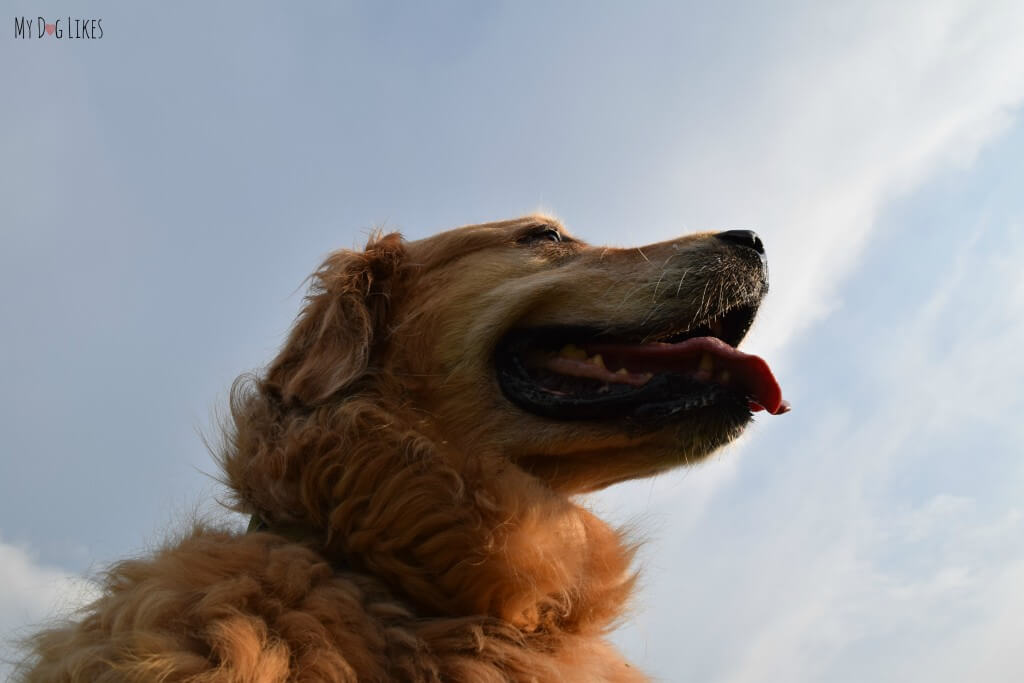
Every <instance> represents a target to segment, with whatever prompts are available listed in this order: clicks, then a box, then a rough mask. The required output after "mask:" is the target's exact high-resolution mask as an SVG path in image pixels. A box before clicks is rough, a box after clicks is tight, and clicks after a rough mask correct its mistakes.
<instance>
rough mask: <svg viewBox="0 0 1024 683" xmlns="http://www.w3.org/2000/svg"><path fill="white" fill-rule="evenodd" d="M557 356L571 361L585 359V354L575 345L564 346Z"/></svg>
mask: <svg viewBox="0 0 1024 683" xmlns="http://www.w3.org/2000/svg"><path fill="white" fill-rule="evenodd" d="M558 355H559V356H562V357H563V358H571V359H572V360H586V358H587V352H586V351H584V350H583V349H581V348H580V347H578V346H576V345H575V344H566V345H565V346H563V347H562V350H561V351H559V352H558Z"/></svg>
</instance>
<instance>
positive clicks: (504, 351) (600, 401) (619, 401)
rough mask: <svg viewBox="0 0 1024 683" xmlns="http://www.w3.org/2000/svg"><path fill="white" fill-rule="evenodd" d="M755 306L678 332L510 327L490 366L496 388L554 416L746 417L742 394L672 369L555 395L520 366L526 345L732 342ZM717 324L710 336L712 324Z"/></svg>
mask: <svg viewBox="0 0 1024 683" xmlns="http://www.w3.org/2000/svg"><path fill="white" fill-rule="evenodd" d="M756 312H757V305H756V304H752V305H744V306H738V307H736V308H734V309H732V310H730V311H727V312H726V313H724V314H722V315H720V316H718V317H717V318H716V319H715V320H713V321H708V322H706V323H703V324H699V325H695V326H691V327H689V328H688V329H686V330H684V331H682V332H676V333H671V332H670V333H668V334H665V333H661V334H659V333H657V332H656V331H654V330H650V331H634V332H621V331H615V330H602V331H599V330H597V329H596V328H593V327H587V326H579V325H566V326H547V327H538V328H528V329H516V330H513V331H511V332H510V333H509V334H507V335H506V336H505V337H504V339H502V341H501V343H500V344H499V345H498V349H497V352H496V354H495V360H494V362H495V369H496V372H497V380H498V384H499V386H500V387H501V391H502V393H503V394H504V395H505V397H506V398H507V399H508V400H509V401H511V402H512V403H513V404H515V405H517V406H518V407H520V408H522V409H523V410H525V411H527V412H530V413H534V414H536V415H540V416H542V417H547V418H552V419H557V420H607V419H623V418H625V419H630V420H633V421H637V422H644V423H650V422H654V423H663V422H668V421H672V420H676V419H679V418H680V417H682V416H683V415H688V414H691V413H695V412H698V411H702V410H715V411H716V412H719V413H725V414H728V415H733V416H735V418H736V420H737V421H739V420H743V419H749V417H750V415H751V413H750V408H749V405H748V402H747V399H746V397H745V396H743V395H741V394H739V393H737V392H734V391H731V390H730V389H728V388H727V387H723V386H721V385H719V384H714V383H709V382H700V381H697V380H695V379H694V378H693V377H690V376H686V375H682V374H678V373H660V374H657V375H655V376H654V377H652V378H651V379H650V380H649V381H648V382H647V383H646V384H644V385H643V386H639V387H637V386H630V385H625V384H609V385H605V386H602V387H601V388H600V389H601V390H600V391H597V390H596V388H595V390H594V391H591V392H580V393H568V394H557V393H552V392H551V391H549V390H546V389H544V388H543V387H541V386H540V384H539V383H538V382H537V380H536V379H535V378H534V377H533V376H531V374H530V371H529V370H527V368H526V367H525V366H524V365H523V362H522V360H521V355H522V353H523V352H524V351H526V350H528V349H558V348H560V347H561V346H562V345H563V344H566V343H574V344H577V345H581V344H586V343H588V342H595V341H602V342H612V341H626V342H649V341H665V342H669V343H677V342H680V341H684V340H685V339H689V338H692V337H700V336H718V337H719V338H721V339H722V340H723V341H725V342H726V343H728V344H730V345H731V346H735V345H736V344H738V343H739V342H740V341H741V340H742V339H743V337H744V336H745V335H746V333H747V331H748V330H749V329H750V326H751V324H752V322H753V319H754V315H755V314H756ZM713 324H714V325H715V326H716V327H718V328H719V329H720V332H719V334H718V335H713V334H712V331H711V327H712V325H713Z"/></svg>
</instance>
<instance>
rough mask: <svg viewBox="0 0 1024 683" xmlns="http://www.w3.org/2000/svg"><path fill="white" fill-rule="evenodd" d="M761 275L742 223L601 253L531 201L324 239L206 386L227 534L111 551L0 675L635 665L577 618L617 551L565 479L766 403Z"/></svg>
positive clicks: (584, 478) (726, 436) (631, 471)
mask: <svg viewBox="0 0 1024 683" xmlns="http://www.w3.org/2000/svg"><path fill="white" fill-rule="evenodd" d="M766 273H767V270H766V261H765V257H764V247H763V245H762V244H761V241H760V239H759V238H758V237H757V235H755V234H754V233H753V232H750V231H746V230H731V231H727V232H721V233H701V234H694V235H690V236H685V237H681V238H677V239H672V240H669V241H666V242H661V243H658V244H653V245H649V246H645V247H642V248H633V249H619V248H604V247H595V246H590V245H588V244H586V243H585V242H583V241H581V240H579V239H577V238H575V237H573V236H571V235H570V234H569V232H568V231H567V230H566V229H565V228H564V227H563V226H562V225H561V224H560V223H559V222H558V221H556V220H555V219H553V218H550V217H546V216H541V215H532V216H527V217H524V218H519V219H516V220H510V221H503V222H497V223H487V224H482V225H475V226H468V227H463V228H458V229H455V230H451V231H448V232H444V233H441V234H438V235H436V236H433V237H429V238H427V239H422V240H417V241H405V240H403V238H402V237H401V236H400V235H399V234H397V233H392V234H387V235H380V234H378V235H375V236H373V237H372V238H371V240H370V242H369V244H368V245H367V247H366V249H365V250H364V251H362V252H356V251H345V250H342V251H337V252H335V253H332V254H331V255H330V256H329V257H328V258H327V259H326V261H325V262H324V263H323V265H321V266H320V268H319V269H318V270H317V271H316V272H315V273H314V274H313V276H312V284H311V287H310V291H309V294H308V296H307V298H306V299H305V302H304V306H303V308H302V310H301V312H300V314H299V316H298V318H297V320H296V322H295V324H294V327H293V328H292V330H291V331H290V334H289V336H288V338H287V341H286V343H285V344H284V346H283V348H282V350H281V351H280V353H279V354H278V356H277V357H276V358H275V359H274V360H273V362H272V363H271V364H270V365H269V366H268V367H267V368H266V369H265V371H264V372H262V373H261V374H259V375H247V376H243V377H242V378H239V380H238V381H236V383H235V385H234V386H233V388H232V395H231V419H230V425H229V428H228V429H227V430H226V435H225V437H224V442H223V444H222V447H221V448H220V450H219V451H218V458H219V462H220V465H221V467H222V470H223V477H224V481H225V482H226V484H227V486H228V487H229V490H230V491H231V496H232V498H231V503H232V505H233V506H234V507H235V509H237V510H238V511H240V512H242V513H244V514H247V515H249V516H251V519H252V522H251V524H250V527H249V530H248V531H247V532H245V533H242V532H241V530H237V529H220V528H214V527H202V526H196V528H194V529H192V530H191V531H190V532H189V533H187V534H185V535H184V536H183V537H182V538H180V539H178V540H177V541H175V542H173V543H171V544H169V545H167V546H166V547H164V548H163V549H161V550H159V551H157V552H155V553H154V554H153V555H152V556H150V557H147V558H145V559H137V560H130V561H125V562H121V563H120V564H117V565H115V566H114V567H113V568H112V569H110V570H109V572H108V573H107V574H106V575H105V580H104V585H103V592H102V594H101V597H99V598H98V599H97V600H96V601H95V602H94V603H93V604H91V605H90V606H88V607H87V608H85V609H84V610H83V612H82V613H81V614H79V615H78V617H77V619H78V620H77V621H71V622H68V623H65V624H62V625H60V626H57V627H54V628H52V629H50V630H47V631H44V632H42V633H40V634H38V635H36V636H35V637H34V638H33V639H32V641H31V649H32V650H31V655H30V659H29V660H28V661H27V663H26V665H25V666H24V667H23V669H22V670H21V673H20V676H21V678H22V679H23V680H25V681H30V682H35V681H193V682H238V683H242V682H246V683H248V682H260V683H263V682H266V683H270V682H276V681H474V682H479V683H490V682H495V683H497V682H499V681H502V682H504V681H580V682H583V681H586V682H595V681H597V682H600V681H609V682H610V681H642V680H646V678H645V677H644V676H643V674H641V673H640V672H639V671H638V670H637V669H635V668H632V667H631V666H630V665H629V664H628V663H627V662H626V661H625V660H624V659H623V658H622V656H621V655H620V654H619V653H618V652H616V650H615V649H614V648H613V647H612V646H611V645H610V644H609V643H608V642H606V640H605V639H604V636H605V635H606V634H607V632H608V631H609V630H610V629H611V628H612V627H613V626H614V625H615V624H616V622H617V620H619V619H620V618H621V617H622V615H623V614H624V608H625V604H626V601H627V599H628V597H629V595H630V592H631V589H632V587H633V585H634V581H635V574H634V571H633V569H632V568H631V559H632V556H633V551H634V546H633V545H632V544H631V542H630V541H629V540H628V539H627V538H625V537H624V536H623V534H621V533H620V532H618V531H616V530H614V529H612V528H611V527H609V526H608V525H606V524H605V523H603V522H602V521H600V520H599V519H598V518H596V517H595V516H594V515H593V514H592V513H590V512H589V511H588V510H586V509H585V508H584V507H582V506H581V505H580V504H578V503H577V502H576V501H575V498H574V496H575V494H580V493H584V492H588V491H595V490H598V489H601V488H604V487H606V486H609V485H612V484H615V483H617V482H621V481H625V480H628V479H634V478H638V477H648V476H651V475H655V474H658V473H660V472H664V471H666V470H669V469H671V468H674V467H679V466H683V465H688V464H692V463H695V462H698V461H700V460H702V459H704V458H706V457H707V456H708V455H709V454H711V453H712V452H714V451H715V450H716V449H717V448H719V447H721V446H722V445H724V444H726V443H728V442H729V441H731V440H732V439H734V438H735V437H737V436H738V435H739V434H740V433H741V432H742V431H743V429H744V427H745V426H746V425H747V424H748V423H749V422H750V421H751V418H752V414H753V413H754V412H756V411H758V410H761V409H765V410H767V412H769V413H772V414H778V413H782V412H785V411H786V410H787V409H788V404H786V402H785V401H783V400H782V396H781V392H780V389H779V386H778V383H777V382H776V381H775V379H774V377H773V376H772V373H771V371H770V369H769V368H768V366H767V364H766V363H765V362H764V361H763V360H761V359H760V358H758V357H756V356H752V355H748V354H746V353H743V352H741V351H738V350H737V349H736V346H737V345H738V344H739V343H740V341H741V340H742V339H743V337H744V336H745V334H746V333H747V331H748V329H749V328H750V325H751V323H752V322H753V319H754V316H755V313H756V312H757V309H758V306H759V304H760V303H761V300H762V298H763V297H764V295H765V293H766V292H767V288H768V281H767V274H766Z"/></svg>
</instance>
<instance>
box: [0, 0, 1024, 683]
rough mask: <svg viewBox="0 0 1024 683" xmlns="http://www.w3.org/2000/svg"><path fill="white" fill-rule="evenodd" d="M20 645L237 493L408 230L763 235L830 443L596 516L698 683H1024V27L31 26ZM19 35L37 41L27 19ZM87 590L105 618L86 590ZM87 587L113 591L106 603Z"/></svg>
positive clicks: (775, 359)
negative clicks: (225, 456) (624, 540)
mask: <svg viewBox="0 0 1024 683" xmlns="http://www.w3.org/2000/svg"><path fill="white" fill-rule="evenodd" d="M69 10H70V12H71V14H72V15H73V16H90V17H101V18H102V19H103V27H104V37H103V39H102V40H99V41H91V42H90V41H56V40H54V39H52V38H49V39H47V38H44V39H41V40H31V41H20V40H15V39H14V38H13V30H10V31H9V32H8V33H7V34H2V32H0V58H2V59H3V63H4V64H5V65H8V71H9V73H10V74H12V81H11V84H10V85H9V88H8V91H7V93H8V94H7V96H6V97H5V99H4V100H3V101H2V103H0V151H2V154H0V201H2V202H3V206H4V208H5V218H4V220H3V221H2V223H0V320H2V321H3V326H4V328H3V329H4V334H3V335H2V339H3V344H2V346H0V350H2V354H0V371H2V373H3V377H4V385H5V387H6V389H7V390H6V391H4V392H2V394H0V430H2V433H3V434H4V435H5V439H4V441H5V446H4V447H2V448H0V632H16V631H17V630H18V629H23V628H25V625H26V624H29V623H31V622H33V621H35V620H38V619H41V618H44V617H45V616H46V615H47V614H51V613H52V611H53V610H54V609H55V606H56V605H58V604H61V603H64V604H67V602H68V601H69V600H71V601H73V598H68V597H67V596H68V595H69V594H71V595H79V596H80V595H81V594H82V593H83V592H84V593H87V592H88V583H82V582H80V581H78V582H76V580H75V577H77V576H87V575H88V574H89V573H90V572H95V571H97V570H99V569H101V568H102V567H103V565H104V564H106V563H108V562H110V561H112V560H114V559H116V558H118V557H122V556H124V555H126V554H131V553H138V552H141V551H142V550H144V548H145V547H147V545H149V544H153V543H156V542H159V540H160V538H161V536H162V534H163V533H164V532H165V531H166V530H168V529H170V528H173V526H174V524H175V523H177V521H179V520H181V519H184V518H186V517H187V516H188V515H189V514H190V513H191V511H192V510H193V508H194V507H195V506H197V505H203V503H202V501H204V500H208V499H211V498H212V497H214V496H216V495H217V491H218V489H217V486H216V484H215V483H214V482H213V481H212V480H211V479H210V477H209V476H207V474H204V473H212V472H213V466H212V463H211V461H210V459H209V457H208V454H207V453H206V451H205V449H204V447H203V445H202V442H201V440H200V438H199V433H200V432H205V433H214V423H213V420H212V414H213V412H214V411H215V410H217V409H222V408H223V407H224V404H225V397H226V391H227V388H228V386H229V385H230V382H231V380H232V379H233V378H234V377H235V376H236V375H238V374H239V373H241V372H243V371H246V370H249V369H252V368H256V367H259V366H260V365H261V364H262V363H264V362H266V361H267V360H269V358H270V357H271V355H272V354H273V352H274V350H275V349H276V348H277V346H278V345H279V344H280V342H281V340H282V338H283V334H284V333H285V331H286V330H287V327H288V325H289V323H290V321H291V318H292V316H293V315H294V314H295V312H296V311H297V309H298V306H299V301H300V297H301V290H300V289H299V286H300V284H301V282H302V279H303V278H304V277H305V276H306V275H307V274H308V273H309V271H310V270H311V269H312V268H313V267H314V266H315V265H316V264H317V263H318V261H319V259H320V258H321V257H322V256H323V255H324V254H325V253H326V252H327V251H329V250H331V249H334V248H337V247H352V246H356V245H358V244H360V243H361V241H362V240H363V239H364V237H365V235H366V233H367V231H368V230H369V229H370V228H372V227H374V226H377V225H384V226H386V227H389V228H394V229H400V230H402V231H403V232H404V233H405V234H406V235H408V236H409V237H420V236H424V235H428V234H430V233H432V232H435V231H437V230H440V229H444V228H448V227H452V226H455V225H459V224H464V223H472V222H477V221H482V220H490V219H497V218H504V217H510V216H515V215H519V214H522V213H526V212H529V211H533V210H536V209H545V210H549V211H552V212H554V213H556V214H557V215H558V216H560V217H561V218H562V219H563V220H564V221H565V222H566V223H567V224H568V226H569V227H570V229H571V230H573V231H574V232H575V233H577V234H579V235H580V236H582V237H583V238H585V239H588V240H590V241H592V242H594V243H611V244H622V245H632V244H645V243H649V242H654V241H660V240H664V239H667V238H669V237H671V236H673V235H676V234H680V233H683V232H687V231H692V230H697V229H715V228H728V227H749V228H754V229H756V230H758V231H759V232H760V233H761V235H762V236H763V238H764V240H765V243H766V245H767V248H768V256H769V259H770V262H771V272H772V292H771V294H770V297H769V301H768V302H767V304H766V306H765V308H764V310H763V313H762V315H761V318H760V320H759V322H758V324H757V326H756V328H755V330H754V332H753V334H752V336H751V338H750V339H749V341H748V342H746V348H747V349H748V350H750V351H753V352H756V353H759V354H760V355H763V356H765V357H766V358H767V359H768V360H769V362H770V363H771V364H772V366H773V368H774V369H775V371H776V374H777V376H778V377H779V379H780V382H781V383H782V386H783V389H784V391H785V393H786V395H787V396H788V397H789V398H790V400H791V401H792V402H793V404H794V406H795V410H794V412H793V413H791V414H789V415H786V416H784V417H779V418H771V419H760V420H759V421H758V423H757V424H756V425H755V426H754V427H753V428H752V429H751V430H750V431H749V433H748V434H747V435H746V436H745V437H744V439H743V440H742V441H741V442H740V443H738V444H736V445H734V446H731V447H730V448H728V449H726V450H725V451H724V452H723V453H722V454H721V455H719V456H716V457H715V458H714V459H713V460H712V461H711V462H710V463H708V464H706V465H703V466H701V467H698V468H696V469H693V470H690V471H686V472H678V473H674V474H671V475H666V476H663V477H660V478H658V479H656V480H653V481H644V482H637V483H633V484H629V485H625V486H620V487H618V488H615V489H612V490H609V491H608V492H605V493H603V494H600V495H598V496H595V497H594V499H593V500H592V501H591V504H592V505H594V506H595V507H596V508H597V509H599V510H602V511H604V512H605V513H606V514H607V516H609V517H610V518H612V519H615V520H620V521H626V522H630V523H632V524H634V525H635V526H637V527H638V528H639V529H640V531H641V533H642V534H643V535H644V537H646V538H647V539H648V542H647V544H646V546H645V548H644V551H643V558H642V561H643V568H644V578H643V591H642V592H641V595H640V596H639V599H638V602H637V606H636V610H635V614H634V616H633V618H632V620H631V622H630V624H629V625H628V626H626V627H625V628H623V629H622V630H621V631H620V632H619V633H618V634H617V635H616V640H617V642H619V644H620V645H621V646H622V648H623V649H624V650H625V651H626V653H627V654H628V655H629V656H630V657H631V658H632V659H634V660H635V661H636V662H637V663H638V664H639V665H641V666H642V667H644V668H645V669H646V670H647V671H649V672H651V673H652V674H655V675H657V676H660V677H661V678H662V679H663V680H700V681H723V682H724V681H729V682H737V683H738V682H743V681H767V680H793V681H863V680H875V681H904V680H931V681H951V682H952V681H963V680H984V681H1012V680H1020V679H1022V677H1024V655H1021V654H1020V653H1019V652H1018V648H1017V647H1016V645H1017V642H1018V641H1019V623H1020V619H1019V616H1018V615H1019V614H1020V613H1021V612H1022V610H1024V599H1022V598H1021V594H1020V591H1019V586H1020V585H1021V582H1022V581H1024V541H1022V540H1021V539H1022V538H1024V534H1022V532H1024V508H1022V507H1021V504H1020V500H1021V495H1020V494H1021V491H1022V489H1024V470H1022V465H1021V458H1020V455H1021V447H1020V445H1019V444H1020V443H1021V440H1022V438H1024V428H1022V427H1021V420H1020V419H1019V415H1020V413H1021V409H1022V408H1024V405H1022V403H1024V398H1022V396H1021V394H1020V392H1019V390H1018V389H1017V387H1018V386H1019V385H1020V383H1021V382H1022V381H1024V362H1022V361H1021V360H1020V359H1019V349H1020V348H1021V347H1022V344H1024V322H1022V321H1024V277H1022V275H1021V273H1022V270H1024V269H1022V266H1021V264H1022V263H1024V199H1022V197H1024V195H1022V193H1021V192H1020V190H1019V187H1020V184H1021V181H1020V178H1021V176H1022V172H1024V162H1022V159H1024V117H1022V115H1021V101H1022V99H1024V46H1022V45H1021V41H1020V40H1019V36H1020V35H1024V10H1022V8H1021V7H1020V6H1019V4H1018V3H1013V2H1004V3H1000V2H991V3H985V4H984V6H982V5H981V4H979V3H971V2H968V1H961V0H946V1H943V2H910V1H908V2H902V3H899V4H898V6H893V5H892V3H871V2H865V3H857V4H856V5H854V4H852V3H828V4H826V3H792V2H787V3H773V4H771V6H768V5H766V4H765V5H762V4H757V3H718V4H715V5H714V6H711V5H710V4H705V3H701V4H684V3H639V4H636V5H633V6H630V7H629V8H626V7H625V5H617V4H588V5H587V9H586V10H584V9H583V6H582V5H573V4H551V3H547V4H543V5H540V4H537V5H530V4H526V3H515V4H498V3H495V4H489V5H486V6H485V5H482V4H476V5H473V4H470V3H465V4H462V3H454V2H453V3H442V4H434V5H432V6H431V8H430V9H429V10H427V9H424V8H420V9H409V8H407V7H399V6H398V5H382V4H375V5H373V6H370V5H369V4H367V5H338V6H334V5H322V6H316V7H311V8H309V9H304V10H303V11H301V12H300V11H297V10H294V9H292V10H288V9H282V8H279V7H277V6H275V5H272V4H260V3H247V4H245V5H241V4H239V5H229V4H222V5H218V6H217V7H215V8H214V7H207V6H204V5H201V4H199V3H192V4H189V3H181V4H178V5H176V6H175V7H174V8H173V9H171V8H168V7H152V8H143V7H137V6H134V5H131V4H127V3H107V2H98V3H90V5H89V7H88V8H84V7H83V6H82V5H81V3H75V4H74V5H60V6H56V5H55V6H48V7H46V8H45V9H42V8H40V7H39V6H37V5H32V4H30V3H24V2H14V3H9V4H8V13H9V14H10V15H11V16H10V17H9V18H8V19H7V21H12V18H13V16H18V15H26V16H28V17H33V18H34V17H36V16H38V15H39V14H40V13H41V12H44V11H45V12H46V13H48V14H47V16H48V17H49V16H51V15H52V16H53V17H56V16H60V15H61V14H65V15H66V14H67V13H68V11H69ZM12 23H13V22H12ZM69 591H70V593H69ZM76 591H77V593H76Z"/></svg>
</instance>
